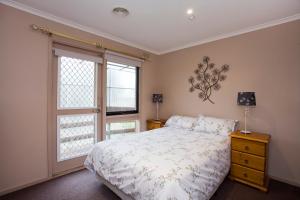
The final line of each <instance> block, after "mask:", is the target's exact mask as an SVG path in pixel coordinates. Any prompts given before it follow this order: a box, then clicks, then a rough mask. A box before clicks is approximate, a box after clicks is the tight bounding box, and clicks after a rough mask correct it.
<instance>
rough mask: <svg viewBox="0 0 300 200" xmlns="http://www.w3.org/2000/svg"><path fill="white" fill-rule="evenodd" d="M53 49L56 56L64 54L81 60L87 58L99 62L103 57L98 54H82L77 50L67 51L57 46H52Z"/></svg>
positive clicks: (101, 61)
mask: <svg viewBox="0 0 300 200" xmlns="http://www.w3.org/2000/svg"><path fill="white" fill-rule="evenodd" d="M53 50H54V54H55V55H57V56H65V57H70V58H77V59H81V60H88V61H92V62H96V63H100V64H102V63H103V58H102V57H99V56H92V55H87V54H82V53H78V52H72V51H67V50H64V49H59V48H53Z"/></svg>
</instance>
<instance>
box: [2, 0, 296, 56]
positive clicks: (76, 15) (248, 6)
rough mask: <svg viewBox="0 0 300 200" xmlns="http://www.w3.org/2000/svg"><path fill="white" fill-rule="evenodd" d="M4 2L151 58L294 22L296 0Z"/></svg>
mask: <svg viewBox="0 0 300 200" xmlns="http://www.w3.org/2000/svg"><path fill="white" fill-rule="evenodd" d="M1 1H2V0H1ZM2 2H3V1H2ZM4 3H6V4H10V5H12V6H14V7H17V8H20V9H23V10H25V11H28V12H31V13H33V14H37V15H39V16H42V17H46V18H49V19H51V20H54V21H58V22H61V23H64V24H67V25H71V26H73V27H77V28H80V29H83V30H86V31H88V32H92V33H95V34H97V35H101V36H104V37H107V38H110V39H113V40H116V41H119V42H123V43H125V44H129V45H132V46H135V47H138V48H141V49H143V50H147V51H150V52H152V53H156V54H162V53H166V52H170V51H174V50H178V49H181V48H185V47H189V46H193V45H197V44H201V43H205V42H209V41H213V40H217V39H220V38H225V37H230V36H233V35H237V34H241V33H245V32H249V31H253V30H258V29H261V28H265V27H268V26H272V25H276V24H280V23H284V22H287V21H292V20H296V19H300V0H42V1H41V0H15V1H6V0H4ZM116 6H122V7H125V8H127V9H128V10H129V12H130V14H129V15H128V16H127V17H125V18H120V17H118V16H115V15H113V14H112V12H111V11H112V9H113V8H114V7H116ZM188 8H192V9H193V10H194V13H195V16H196V18H195V20H193V21H190V20H188V18H187V15H186V10H187V9H188Z"/></svg>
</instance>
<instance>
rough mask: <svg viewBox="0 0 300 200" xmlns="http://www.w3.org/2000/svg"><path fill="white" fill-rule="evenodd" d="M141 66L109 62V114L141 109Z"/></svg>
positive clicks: (126, 112) (135, 111)
mask: <svg viewBox="0 0 300 200" xmlns="http://www.w3.org/2000/svg"><path fill="white" fill-rule="evenodd" d="M138 83H139V68H138V67H133V66H129V65H125V64H119V63H114V62H107V94H106V95H107V101H106V114H107V115H123V114H132V113H138V111H139V106H138V105H139V84H138Z"/></svg>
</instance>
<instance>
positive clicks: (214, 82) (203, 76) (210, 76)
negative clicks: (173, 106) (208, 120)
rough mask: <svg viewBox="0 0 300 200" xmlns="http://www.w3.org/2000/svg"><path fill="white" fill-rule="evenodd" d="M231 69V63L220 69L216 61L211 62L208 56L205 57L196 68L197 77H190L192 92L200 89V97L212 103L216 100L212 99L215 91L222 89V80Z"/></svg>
mask: <svg viewBox="0 0 300 200" xmlns="http://www.w3.org/2000/svg"><path fill="white" fill-rule="evenodd" d="M228 70H229V65H227V64H224V65H222V67H221V68H220V69H218V68H217V67H216V66H215V64H214V63H212V62H210V58H209V57H208V56H204V57H203V63H199V64H198V68H197V69H195V71H194V73H195V77H194V76H191V77H190V78H189V83H190V84H191V87H190V92H194V91H196V90H198V91H199V94H198V96H199V98H200V99H202V100H203V101H206V100H208V101H209V102H211V103H212V104H214V102H213V101H212V100H211V99H210V96H211V94H212V92H213V91H217V90H219V89H221V84H220V82H222V81H224V80H225V79H226V75H224V73H226V72H227V71H228Z"/></svg>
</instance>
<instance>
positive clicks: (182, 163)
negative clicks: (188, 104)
mask: <svg viewBox="0 0 300 200" xmlns="http://www.w3.org/2000/svg"><path fill="white" fill-rule="evenodd" d="M218 127H219V126H218ZM85 166H86V168H88V169H89V170H91V171H93V172H94V173H95V174H96V175H97V176H98V178H99V179H100V180H101V181H102V182H103V183H104V184H105V185H107V186H108V187H109V188H110V189H111V190H113V191H114V192H115V193H116V194H117V195H118V196H119V197H120V198H121V199H126V200H129V199H136V200H139V199H141V200H142V199H147V200H148V199H149V200H150V199H153V200H154V199H155V200H163V199H172V200H173V199H174V200H175V199H180V200H185V199H201V200H207V199H210V198H211V196H212V195H213V194H214V192H215V191H216V190H217V188H218V187H219V185H220V184H221V183H222V182H223V180H224V178H225V177H226V175H227V174H228V172H229V168H230V138H229V136H228V135H224V134H223V135H222V134H218V133H215V134H207V132H201V131H199V130H197V131H196V130H191V129H186V128H181V127H164V128H159V129H155V130H151V131H146V132H142V133H138V134H132V135H128V136H124V137H122V138H118V139H111V140H107V141H104V142H99V143H97V144H96V145H95V147H94V148H93V150H92V151H91V152H90V153H89V155H88V156H87V159H86V161H85Z"/></svg>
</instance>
